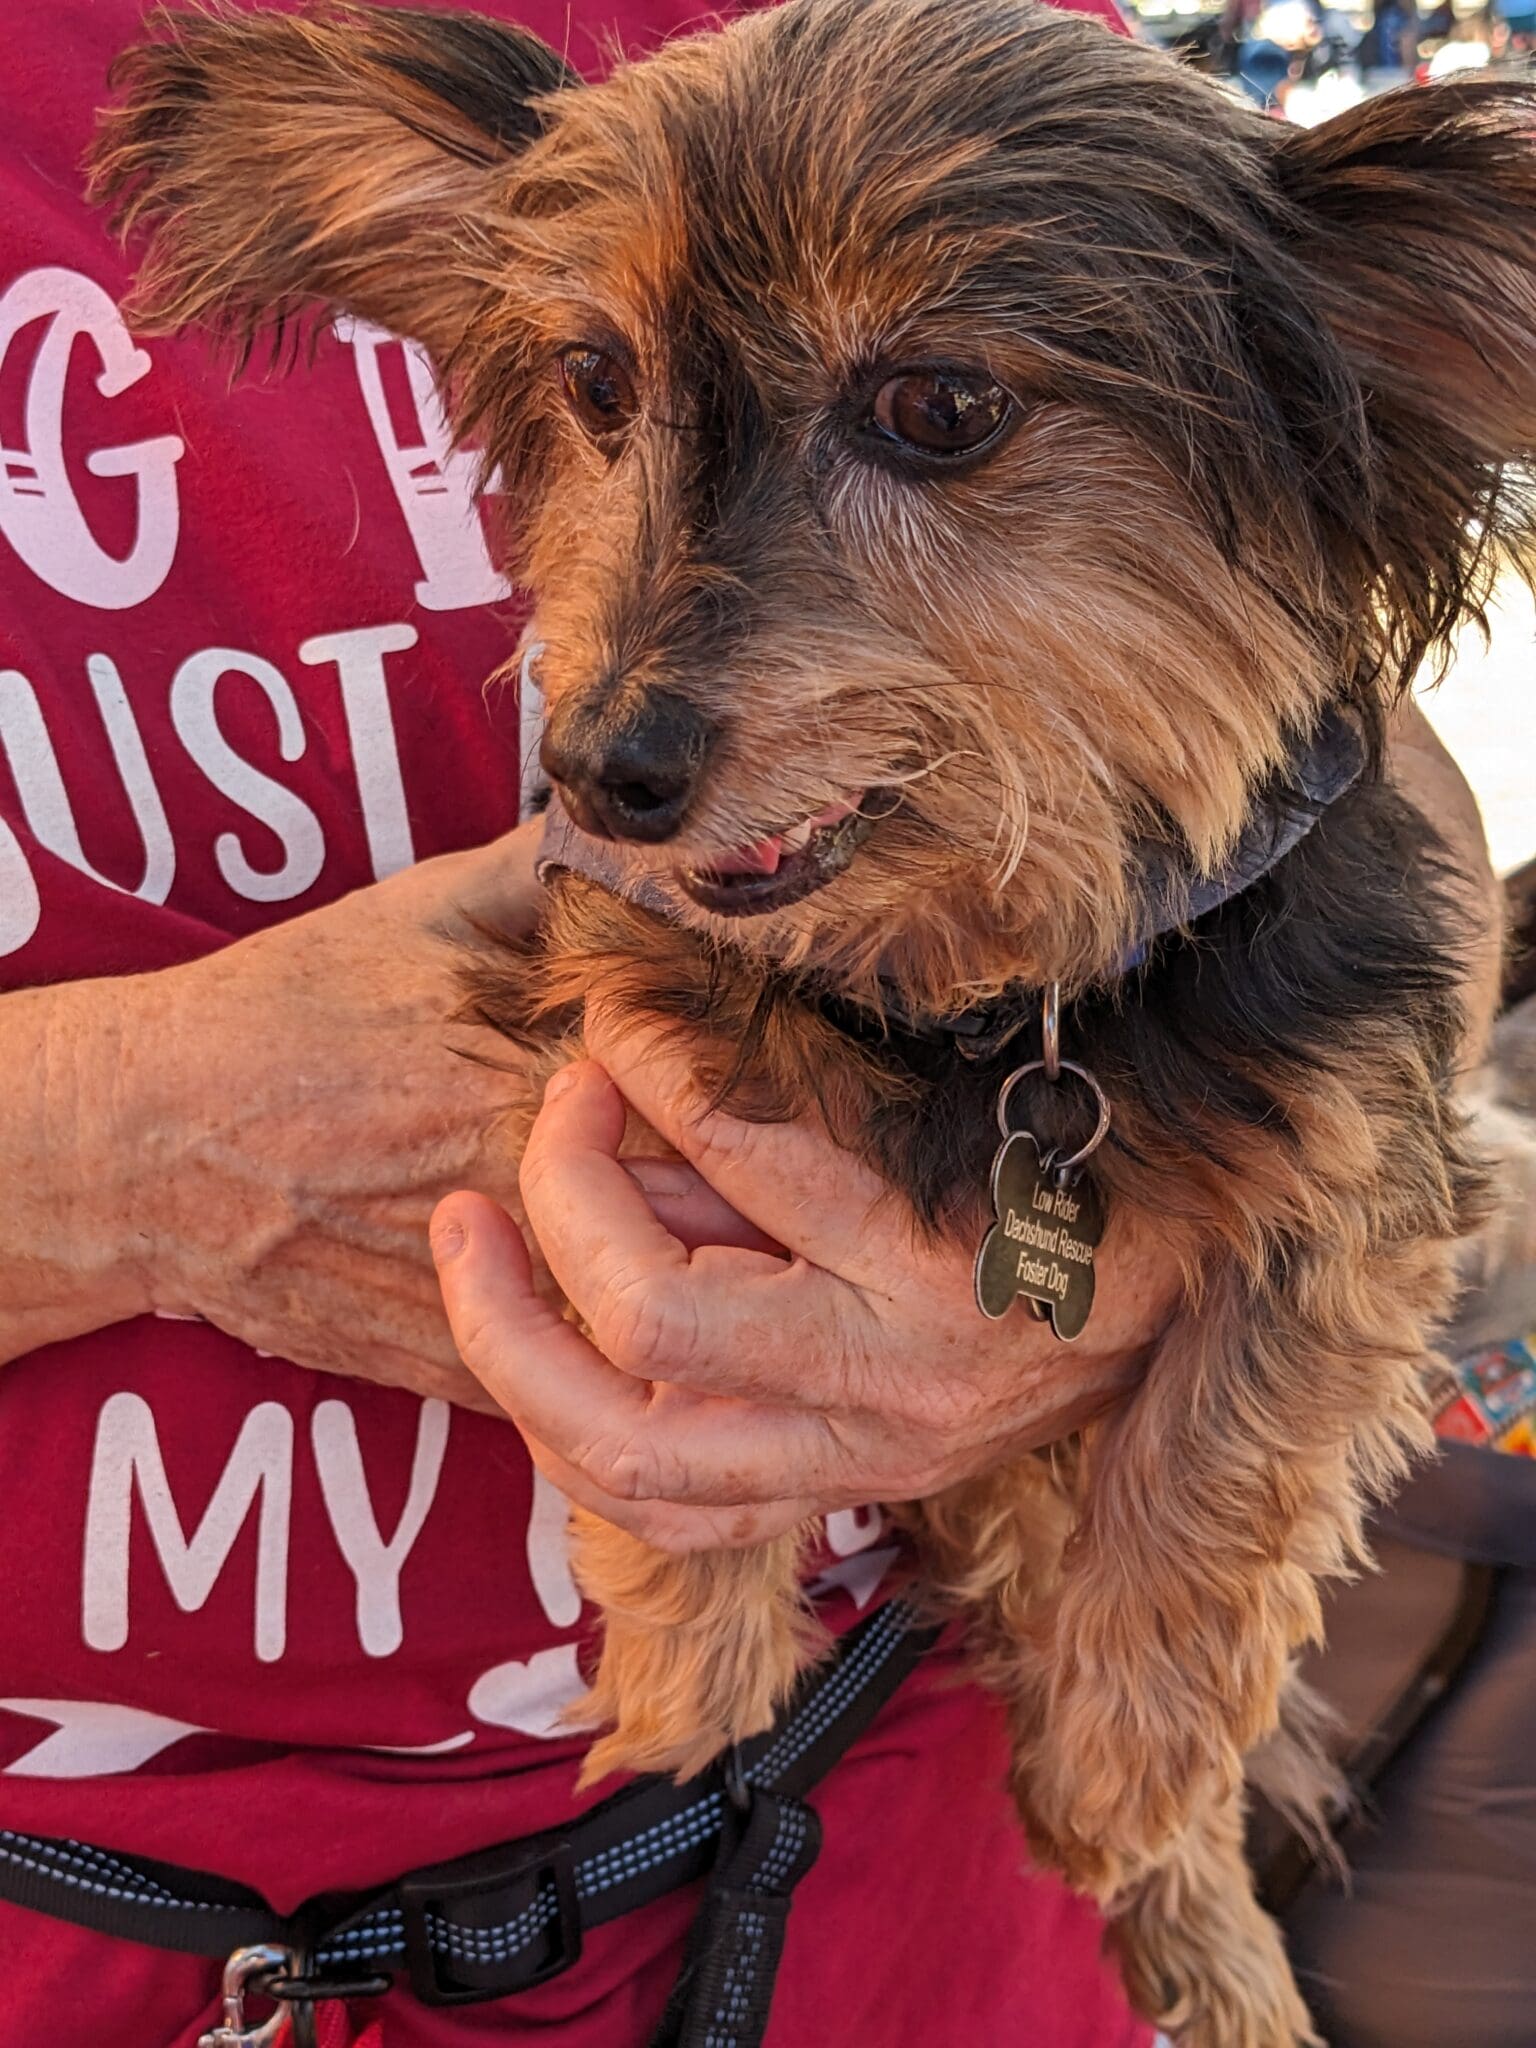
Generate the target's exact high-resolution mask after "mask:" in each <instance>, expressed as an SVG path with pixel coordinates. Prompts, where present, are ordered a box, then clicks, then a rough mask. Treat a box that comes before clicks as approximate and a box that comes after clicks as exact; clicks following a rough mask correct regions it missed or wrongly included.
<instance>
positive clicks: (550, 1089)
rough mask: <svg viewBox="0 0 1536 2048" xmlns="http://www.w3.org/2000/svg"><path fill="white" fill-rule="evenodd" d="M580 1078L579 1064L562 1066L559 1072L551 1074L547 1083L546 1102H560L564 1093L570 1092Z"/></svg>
mask: <svg viewBox="0 0 1536 2048" xmlns="http://www.w3.org/2000/svg"><path fill="white" fill-rule="evenodd" d="M580 1079H581V1068H580V1067H579V1066H577V1065H571V1066H568V1067H561V1068H560V1070H559V1071H558V1073H554V1074H551V1075H550V1077H549V1079H548V1081H547V1082H546V1083H545V1085H544V1100H545V1101H546V1102H558V1101H559V1099H560V1097H561V1096H562V1095H568V1094H569V1093H570V1091H571V1090H572V1089H573V1088H574V1087H575V1086H576V1083H577V1082H578V1081H579V1080H580Z"/></svg>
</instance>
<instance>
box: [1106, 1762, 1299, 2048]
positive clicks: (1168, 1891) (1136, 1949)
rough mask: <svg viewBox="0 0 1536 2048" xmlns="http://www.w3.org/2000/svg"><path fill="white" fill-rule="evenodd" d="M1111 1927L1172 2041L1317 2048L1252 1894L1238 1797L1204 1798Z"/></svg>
mask: <svg viewBox="0 0 1536 2048" xmlns="http://www.w3.org/2000/svg"><path fill="white" fill-rule="evenodd" d="M1113 1933H1114V1941H1115V1946H1116V1948H1117V1949H1118V1951H1119V1953H1120V1959H1121V1965H1122V1968H1123V1970H1124V1972H1125V1982H1126V1989H1127V1990H1128V1991H1129V1993H1130V1995H1131V1998H1132V2001H1133V2002H1134V2003H1135V2005H1136V2006H1137V2008H1138V2009H1139V2010H1140V2011H1141V2012H1143V2013H1145V2014H1146V2016H1147V2017H1148V2018H1149V2019H1151V2020H1155V2021H1156V2023H1157V2024H1158V2025H1159V2026H1160V2027H1161V2028H1162V2029H1163V2031H1164V2032H1165V2033H1167V2034H1169V2035H1171V2036H1173V2037H1174V2038H1175V2039H1176V2040H1177V2041H1178V2043H1179V2048H1323V2044H1322V2040H1321V2037H1320V2036H1319V2035H1318V2034H1317V2032H1316V2031H1315V2030H1314V2028H1313V2026H1312V2022H1311V2019H1310V2017H1309V2016H1308V2013H1307V2009H1306V2007H1305V2005H1304V2004H1303V2003H1302V1999H1301V1994H1300V1992H1299V1991H1298V1990H1297V1989H1296V1980H1295V1978H1294V1977H1293V1976H1292V1974H1291V1966H1290V1962H1289V1959H1288V1958H1287V1956H1286V1953H1285V1944H1284V1942H1283V1940H1282V1939H1281V1935H1280V1930H1279V1928H1278V1927H1277V1926H1276V1925H1275V1923H1274V1921H1273V1920H1271V1919H1270V1917H1269V1915H1268V1914H1267V1913H1266V1912H1265V1911H1264V1910H1263V1908H1262V1907H1261V1906H1260V1905H1259V1903H1258V1901H1257V1899H1255V1898H1254V1896H1253V1885H1252V1881H1251V1879H1250V1877H1249V1873H1248V1868H1247V1865H1246V1863H1245V1862H1244V1860H1243V1819H1242V1807H1241V1804H1240V1802H1239V1800H1237V1799H1235V1798H1213V1799H1209V1800H1207V1801H1206V1802H1205V1803H1204V1804H1203V1805H1202V1807H1201V1808H1200V1810H1199V1811H1198V1812H1197V1813H1196V1814H1195V1816H1194V1818H1193V1820H1192V1821H1191V1823H1190V1825H1189V1827H1188V1828H1187V1829H1186V1831H1185V1832H1184V1834H1183V1835H1182V1836H1180V1838H1179V1841H1178V1843H1177V1845H1176V1846H1175V1848H1174V1849H1173V1851H1172V1853H1171V1854H1170V1855H1169V1856H1168V1857H1167V1859H1166V1861H1164V1862H1163V1863H1162V1864H1161V1865H1160V1866H1159V1868H1158V1869H1157V1870H1156V1871H1155V1872H1154V1873H1153V1875H1152V1876H1150V1877H1148V1878H1144V1879H1143V1880H1142V1882H1141V1883H1140V1884H1139V1885H1138V1886H1137V1887H1136V1888H1135V1890H1134V1891H1133V1893H1132V1894H1131V1896H1130V1898H1129V1899H1128V1901H1127V1902H1126V1904H1125V1905H1124V1907H1123V1908H1122V1909H1121V1911H1120V1912H1119V1913H1118V1914H1117V1915H1116V1918H1115V1921H1114V1927H1113Z"/></svg>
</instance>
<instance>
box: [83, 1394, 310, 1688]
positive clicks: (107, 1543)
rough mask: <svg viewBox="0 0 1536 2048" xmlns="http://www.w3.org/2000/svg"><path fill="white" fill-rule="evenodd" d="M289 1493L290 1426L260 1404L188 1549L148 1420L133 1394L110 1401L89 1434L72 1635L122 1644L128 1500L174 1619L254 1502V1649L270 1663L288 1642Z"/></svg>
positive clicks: (192, 1604)
mask: <svg viewBox="0 0 1536 2048" xmlns="http://www.w3.org/2000/svg"><path fill="white" fill-rule="evenodd" d="M292 1493H293V1418H292V1416H291V1415H290V1414H289V1413H288V1410H287V1409H286V1408H284V1407H283V1406H282V1405H281V1404H280V1403H278V1402H276V1401H263V1402H261V1403H259V1405H258V1406H256V1407H255V1408H253V1409H252V1410H251V1411H250V1413H249V1414H248V1415H247V1416H246V1418H245V1421H244V1423H243V1424H242V1425H241V1429H240V1434H239V1436H238V1437H237V1438H236V1440H235V1446H234V1449H233V1450H232V1451H231V1452H230V1454H229V1458H228V1460H227V1461H226V1463H225V1466H224V1470H223V1471H222V1472H221V1473H220V1475H219V1482H218V1485H217V1486H216V1487H215V1489H214V1492H213V1498H212V1499H211V1500H210V1501H209V1503H208V1506H207V1508H206V1509H205V1510H204V1513H203V1518H202V1520H201V1521H200V1522H199V1523H198V1525H197V1528H196V1530H195V1531H194V1532H193V1534H192V1536H191V1538H190V1540H189V1539H188V1537H187V1535H186V1532H185V1529H184V1527H183V1524H182V1519H181V1516H180V1514H179V1512H178V1511H177V1507H176V1502H175V1500H174V1498H173V1497H172V1494H171V1489H170V1485H169V1482H168V1481H167V1479H166V1474H165V1460H164V1458H163V1457H162V1456H161V1453H160V1439H159V1436H158V1434H157V1432H156V1429H155V1417H154V1412H153V1410H152V1409H151V1408H150V1406H149V1403H148V1402H147V1401H145V1400H143V1399H142V1398H141V1396H139V1395H138V1394H129V1393H119V1394H113V1395H112V1396H111V1398H110V1399H109V1400H108V1401H107V1402H106V1403H105V1404H104V1405H103V1407H102V1411H101V1415H100V1417H99V1419H98V1421H97V1425H96V1448H95V1452H94V1455H93V1457H92V1460H91V1478H90V1493H89V1497H88V1501H87V1506H86V1523H85V1557H84V1562H83V1565H82V1569H81V1625H82V1631H83V1633H84V1636H85V1641H86V1646H87V1647H88V1648H89V1649H92V1650H120V1649H122V1648H123V1646H124V1644H125V1643H126V1642H127V1641H128V1609H129V1570H130V1564H129V1560H130V1555H131V1550H132V1534H133V1503H134V1497H135V1494H137V1497H138V1500H139V1503H140V1505H141V1507H142V1508H143V1511H144V1519H145V1522H146V1523H147V1524H148V1527H149V1534H150V1538H151V1540H152V1542H153V1543H154V1546H155V1551H156V1553H157V1555H158V1557H159V1559H160V1568H161V1570H162V1571H163V1572H164V1574H165V1582H166V1584H167V1586H169V1588H170V1590H171V1596H172V1598H173V1599H174V1600H175V1602H176V1605H177V1606H178V1607H179V1608H180V1609H181V1611H182V1613H183V1614H193V1613H195V1612H196V1611H197V1610H198V1609H199V1608H200V1607H202V1606H203V1605H204V1603H205V1602H206V1600H207V1598H208V1596H209V1594H210V1593H211V1592H212V1591H213V1588H214V1585H215V1583H216V1582H217V1580H218V1576H219V1574H220V1572H221V1571H222V1570H223V1569H224V1566H225V1564H226V1562H227V1561H228V1558H229V1554H230V1552H231V1550H233V1548H234V1546H235V1539H236V1537H237V1536H238V1535H239V1534H240V1530H241V1528H242V1526H243V1524H244V1523H245V1520H246V1518H247V1516H248V1515H249V1514H250V1512H251V1509H252V1507H253V1506H255V1504H256V1502H257V1500H258V1498H259V1500H260V1503H261V1505H260V1507H259V1509H258V1510H257V1524H256V1597H255V1627H254V1645H255V1652H256V1656H257V1658H258V1659H259V1660H260V1662H262V1663H263V1664H271V1663H275V1662H276V1661H277V1659H278V1658H279V1657H281V1656H282V1654H283V1649H284V1646H285V1644H286V1642H287V1637H288V1518H289V1506H290V1502H291V1499H292Z"/></svg>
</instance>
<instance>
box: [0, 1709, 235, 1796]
mask: <svg viewBox="0 0 1536 2048" xmlns="http://www.w3.org/2000/svg"><path fill="white" fill-rule="evenodd" d="M0 1707H5V1708H7V1709H9V1711H10V1712H11V1713H13V1714H25V1715H26V1716H27V1717H28V1718H29V1719H30V1720H34V1721H52V1722H53V1724H54V1729H53V1733H52V1734H51V1735H45V1736H44V1737H43V1739H42V1741H41V1742H38V1743H34V1744H33V1746H32V1748H31V1749H29V1750H25V1751H23V1753H22V1754H21V1755H20V1756H19V1757H17V1758H16V1760H15V1761H14V1762H13V1763H9V1764H7V1765H6V1767H5V1772H4V1775H5V1776H6V1777H8V1778H109V1777H111V1776H112V1774H113V1773H114V1772H116V1771H136V1770H137V1769H138V1768H139V1766H140V1765H141V1764H147V1763H148V1762H149V1760H150V1758H151V1757H154V1756H158V1755H159V1754H160V1752H161V1750H163V1749H169V1748H170V1747H171V1744H172V1743H173V1742H181V1741H183V1740H184V1739H185V1738H186V1737H187V1736H188V1735H204V1734H206V1733H207V1732H208V1731H207V1730H206V1729H204V1728H200V1727H199V1726H198V1725H197V1723H196V1722H195V1721H176V1720H173V1719H172V1718H171V1716H170V1715H169V1714H153V1713H151V1712H150V1710H149V1709H148V1708H147V1707H122V1706H116V1705H112V1704H109V1703H108V1702H106V1701H104V1700H0Z"/></svg>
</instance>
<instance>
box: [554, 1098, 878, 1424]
mask: <svg viewBox="0 0 1536 2048" xmlns="http://www.w3.org/2000/svg"><path fill="white" fill-rule="evenodd" d="M556 1084H559V1085H558V1086H557V1085H556ZM624 1125H625V1108H624V1103H623V1099H622V1097H621V1096H620V1095H619V1093H618V1091H617V1090H616V1089H615V1088H614V1086H613V1084H612V1082H611V1081H610V1080H609V1079H608V1077H607V1075H606V1074H605V1073H604V1072H603V1070H602V1069H601V1068H600V1067H598V1066H596V1065H594V1064H593V1063H592V1062H590V1061H584V1062H579V1063H577V1064H576V1065H574V1066H572V1067H568V1068H566V1069H565V1070H564V1071H563V1073H562V1074H559V1075H557V1076H556V1077H555V1081H554V1082H552V1083H551V1086H550V1089H549V1091H548V1092H547V1093H546V1096H545V1101H544V1106H543V1107H542V1109H541V1110H540V1112H539V1115H538V1117H537V1118H536V1119H535V1122H534V1125H533V1129H532V1131H531V1132H530V1134H529V1138H528V1143H527V1146H526V1148H525V1150H524V1153H523V1162H522V1171H521V1176H520V1179H521V1187H522V1195H523V1205H524V1209H525V1211H526V1214H527V1217H528V1222H529V1226H530V1228H531V1229H532V1231H533V1233H534V1235H535V1237H536V1238H537V1239H538V1241H539V1246H540V1249H541V1250H542V1251H543V1253H544V1256H545V1258H546V1260H547V1261H548V1263H549V1269H550V1271H551V1272H552V1273H553V1275H554V1277H555V1279H556V1280H557V1281H558V1282H559V1284H560V1286H561V1288H562V1289H563V1290H564V1292H565V1294H566V1296H567V1298H568V1299H569V1300H570V1301H571V1302H572V1303H573V1304H574V1306H575V1308H576V1310H577V1312H578V1314H580V1316H581V1317H582V1319H583V1320H584V1321H585V1323H586V1324H587V1326H588V1328H589V1329H590V1330H591V1332H592V1336H593V1340H594V1342H595V1344H596V1346H597V1348H598V1350H599V1351H600V1352H601V1353H602V1355H603V1356H604V1357H605V1358H606V1359H607V1360H609V1361H610V1362H611V1363H612V1364H613V1365H616V1366H617V1367H618V1368H619V1369H620V1371H622V1372H624V1373H627V1374H629V1375H631V1376H632V1377H634V1378H635V1379H637V1380H667V1381H679V1382H683V1383H685V1384H686V1385H688V1386H690V1387H692V1388H694V1389H695V1390H698V1391H705V1390H714V1391H720V1392H730V1393H738V1394H745V1395H748V1396H750V1395H752V1394H753V1393H755V1392H757V1391H759V1390H762V1391H763V1392H765V1393H767V1394H768V1395H769V1396H770V1397H771V1398H775V1399H777V1398H781V1397H782V1398H784V1399H789V1400H794V1401H796V1402H797V1403H799V1404H801V1405H806V1406H810V1407H835V1406H841V1405H843V1404H844V1403H846V1402H847V1400H848V1398H849V1367H850V1365H857V1364H859V1363H861V1362H862V1361H863V1360H864V1359H865V1358H866V1357H867V1355H868V1354H869V1353H870V1352H871V1350H872V1348H873V1347H872V1336H873V1327H872V1326H873V1318H872V1316H871V1314H870V1311H869V1309H868V1307H867V1305H866V1304H863V1303H861V1302H860V1300H859V1298H858V1296H857V1294H856V1293H855V1292H854V1291H853V1290H852V1289H850V1288H849V1287H847V1286H846V1284H845V1283H843V1282H842V1281H840V1280H838V1279H836V1278H835V1277H834V1276H833V1275H831V1274H827V1273H823V1272H822V1271H821V1270H820V1269H819V1268H817V1267H814V1266H811V1265H809V1264H807V1262H806V1261H804V1260H803V1259H800V1260H786V1259H784V1258H783V1257H774V1256H772V1255H770V1254H768V1253H764V1252H756V1251H751V1250H743V1249H739V1248H732V1247H718V1246H710V1245H705V1246H702V1247H700V1248H699V1249H698V1250H696V1251H694V1252H692V1253H690V1252H689V1250H688V1249H687V1247H686V1246H685V1245H684V1244H683V1243H681V1242H680V1241H679V1240H678V1239H677V1238H675V1237H673V1236H672V1235H671V1233H670V1232H669V1231H668V1230H667V1229H666V1227H665V1225H664V1224H663V1223H662V1222H661V1221H660V1220H659V1219H658V1217H657V1216H656V1214H655V1213H654V1211H653V1210H652V1208H651V1207H650V1205H649V1204H648V1203H647V1201H646V1199H645V1197H644V1196H643V1195H642V1193H641V1192H640V1190H639V1188H638V1187H637V1186H636V1184H635V1181H634V1179H633V1178H632V1177H631V1175H630V1173H629V1172H628V1171H627V1170H626V1166H625V1164H624V1163H623V1162H621V1161H620V1160H619V1159H618V1157H617V1152H618V1146H619V1144H620V1142H621V1140H622V1137H623V1133H624ZM861 1339H862V1340H863V1345H862V1350H861V1349H860V1340H861Z"/></svg>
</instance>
